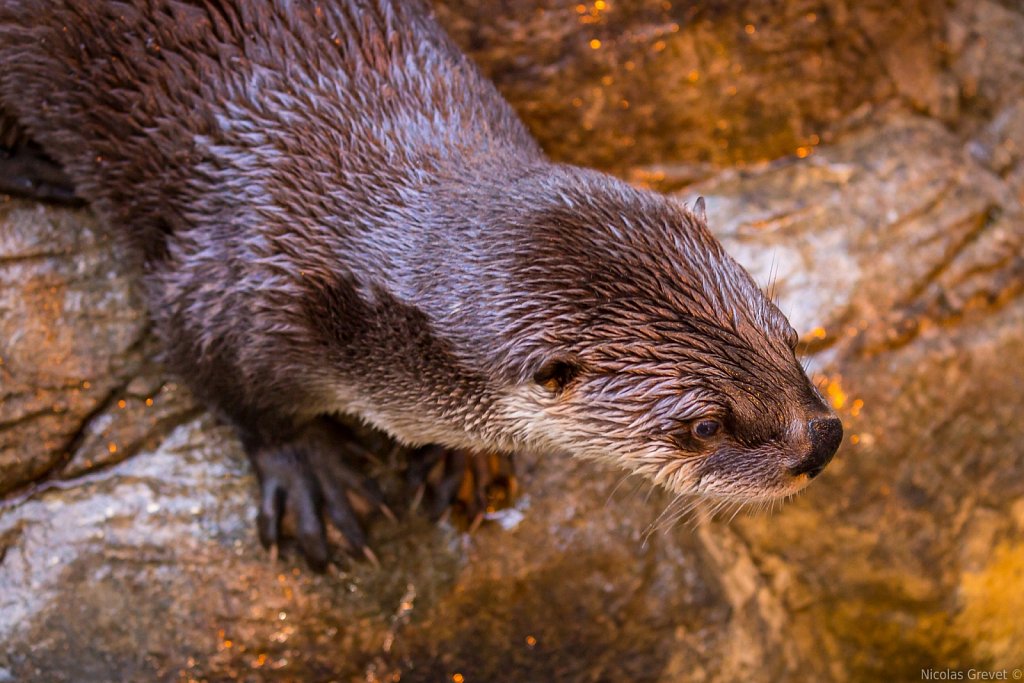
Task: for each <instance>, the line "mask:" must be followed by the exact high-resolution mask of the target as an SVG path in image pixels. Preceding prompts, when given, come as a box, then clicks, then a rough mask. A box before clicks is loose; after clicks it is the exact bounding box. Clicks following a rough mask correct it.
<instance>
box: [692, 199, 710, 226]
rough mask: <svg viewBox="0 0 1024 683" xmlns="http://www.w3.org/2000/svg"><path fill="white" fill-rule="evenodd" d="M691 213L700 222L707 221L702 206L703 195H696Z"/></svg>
mask: <svg viewBox="0 0 1024 683" xmlns="http://www.w3.org/2000/svg"><path fill="white" fill-rule="evenodd" d="M693 215H694V216H696V217H697V218H699V219H700V222H701V223H707V222H708V214H707V210H706V209H705V208H704V197H697V201H695V202H694V203H693Z"/></svg>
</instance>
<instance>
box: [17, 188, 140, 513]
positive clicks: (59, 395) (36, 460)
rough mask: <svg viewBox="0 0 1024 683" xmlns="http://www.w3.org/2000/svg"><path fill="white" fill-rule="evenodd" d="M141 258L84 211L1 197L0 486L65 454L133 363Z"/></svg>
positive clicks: (21, 480)
mask: <svg viewBox="0 0 1024 683" xmlns="http://www.w3.org/2000/svg"><path fill="white" fill-rule="evenodd" d="M135 261H136V260H135V259H133V258H132V257H131V256H130V251H129V250H127V248H126V247H125V245H123V244H118V243H117V241H116V240H115V239H114V238H113V233H112V232H111V231H110V230H109V228H105V227H103V226H100V225H99V224H97V222H96V220H95V219H94V218H93V217H92V216H91V215H90V214H88V213H87V212H85V211H72V210H58V209H45V208H43V207H42V206H37V205H33V204H29V203H26V202H19V201H12V200H10V199H9V198H8V199H7V201H4V202H0V379H2V382H0V494H2V493H5V492H7V491H10V490H12V489H15V488H17V487H19V486H22V485H24V484H26V483H27V482H29V481H32V480H34V479H36V478H38V477H39V476H41V475H43V474H45V473H47V472H49V471H50V470H52V469H53V468H54V467H55V466H56V465H58V464H59V463H60V462H61V461H62V460H64V459H66V458H67V457H69V455H70V453H71V451H72V450H73V449H74V447H75V445H76V441H77V440H78V438H79V435H80V430H81V426H82V424H83V422H85V421H87V419H88V417H89V416H90V415H92V414H93V413H95V412H96V411H98V410H101V409H102V408H103V407H104V406H105V405H106V404H108V403H109V402H110V401H111V400H112V398H113V395H114V394H115V393H116V391H117V389H118V387H120V386H122V385H123V384H124V383H125V382H127V381H128V380H129V378H130V377H131V373H132V372H133V371H134V370H135V369H136V368H137V366H138V363H139V355H138V354H137V353H135V352H134V346H135V345H136V344H138V343H139V340H140V339H141V337H142V333H143V330H144V328H145V320H146V319H145V313H144V311H143V310H142V308H141V304H140V300H139V296H138V269H137V268H136V267H134V266H133V263H135Z"/></svg>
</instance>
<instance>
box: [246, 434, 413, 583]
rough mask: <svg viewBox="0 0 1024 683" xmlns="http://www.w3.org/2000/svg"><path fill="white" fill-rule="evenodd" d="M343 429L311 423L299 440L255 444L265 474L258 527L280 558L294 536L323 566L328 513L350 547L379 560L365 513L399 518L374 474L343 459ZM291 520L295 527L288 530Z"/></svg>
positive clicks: (315, 565)
mask: <svg viewBox="0 0 1024 683" xmlns="http://www.w3.org/2000/svg"><path fill="white" fill-rule="evenodd" d="M339 433H341V432H340V430H327V429H323V428H311V429H309V430H307V432H306V433H304V434H303V435H301V437H300V438H299V439H297V440H295V441H293V442H290V443H287V444H281V445H274V446H267V445H262V446H258V447H256V448H252V449H250V457H251V459H252V462H253V465H254V466H255V469H256V473H257V475H258V477H259V480H260V494H261V501H260V506H259V514H258V516H257V531H258V532H259V537H260V543H261V544H262V545H263V546H264V547H265V548H269V549H271V553H272V555H273V556H274V557H275V559H276V555H277V554H278V552H279V550H280V549H281V546H282V545H283V542H284V541H285V537H286V536H290V537H291V538H292V540H293V541H294V543H295V544H296V545H297V546H298V548H299V550H300V551H301V553H302V555H303V556H304V557H305V558H306V561H307V563H308V564H309V566H310V567H311V568H312V569H314V570H315V571H317V572H323V571H324V570H325V569H326V567H327V565H328V562H329V559H330V546H329V544H328V541H327V527H326V524H325V519H326V520H327V521H328V522H330V525H331V526H333V527H334V528H336V529H337V530H338V531H339V532H340V534H341V537H342V542H343V543H344V545H345V546H346V549H347V550H348V552H349V553H351V554H352V555H354V556H357V557H359V556H362V557H365V558H367V559H368V560H369V561H370V562H371V563H373V564H379V563H378V562H376V559H377V558H376V556H375V555H374V554H373V552H372V551H370V550H369V548H368V546H367V539H366V534H365V532H364V531H363V526H362V523H361V518H363V517H366V516H368V515H371V514H374V513H378V512H379V513H380V514H382V515H384V516H385V517H388V518H390V519H394V513H393V512H392V511H391V509H390V508H388V506H387V505H385V503H384V501H383V496H382V495H381V493H380V491H379V490H378V489H377V488H376V486H375V485H374V482H373V481H372V480H370V479H367V478H364V477H362V476H361V475H359V474H358V473H357V472H355V471H353V470H351V469H350V468H348V467H347V466H346V465H345V464H344V463H343V462H342V457H343V452H344V450H345V449H344V447H345V445H346V442H345V441H344V440H342V441H339V440H338V438H337V435H338V434H339ZM286 521H287V522H289V524H288V529H290V533H285V531H284V527H285V522H286Z"/></svg>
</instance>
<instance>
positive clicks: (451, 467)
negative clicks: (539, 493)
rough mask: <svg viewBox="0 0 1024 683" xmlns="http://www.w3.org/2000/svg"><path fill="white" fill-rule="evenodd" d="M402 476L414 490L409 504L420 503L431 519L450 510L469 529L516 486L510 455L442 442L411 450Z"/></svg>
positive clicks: (506, 500) (511, 495)
mask: <svg viewBox="0 0 1024 683" xmlns="http://www.w3.org/2000/svg"><path fill="white" fill-rule="evenodd" d="M406 479H407V482H408V484H409V486H410V488H412V489H413V491H414V493H413V500H412V503H411V506H410V507H412V508H413V509H414V510H415V509H416V508H418V507H420V506H421V505H422V507H423V509H424V511H425V512H426V514H427V515H428V516H429V517H430V518H432V519H439V518H441V517H442V516H444V515H445V514H447V513H448V512H449V511H454V512H455V514H456V515H457V516H459V517H461V518H463V519H464V520H465V522H466V525H467V527H468V528H469V530H470V531H472V530H474V529H476V528H477V527H478V526H479V525H480V523H481V522H482V521H483V519H484V515H485V514H486V513H488V512H493V511H494V510H497V509H501V508H503V507H507V506H508V505H509V504H510V503H511V501H512V499H513V498H515V494H516V489H517V486H518V482H517V481H516V477H515V465H514V463H513V461H512V457H511V456H507V455H502V454H499V453H494V452H487V451H467V450H462V449H452V448H444V447H442V446H425V447H423V448H420V449H419V450H418V451H417V452H415V453H413V454H412V455H411V456H410V460H409V466H408V469H407V470H406Z"/></svg>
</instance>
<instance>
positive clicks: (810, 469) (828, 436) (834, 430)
mask: <svg viewBox="0 0 1024 683" xmlns="http://www.w3.org/2000/svg"><path fill="white" fill-rule="evenodd" d="M807 440H808V441H809V442H810V444H811V451H810V453H808V454H807V457H805V458H804V460H803V462H801V463H800V464H799V465H797V466H796V467H794V468H792V469H791V470H790V472H791V473H792V474H793V476H794V477H796V476H799V475H801V474H806V475H807V476H808V477H810V478H811V479H814V478H815V477H816V476H818V475H819V474H821V471H822V470H823V469H825V465H827V464H828V463H829V461H831V460H832V456H833V455H835V454H836V451H837V450H838V449H839V444H840V443H841V442H842V440H843V423H842V422H840V421H839V418H837V417H821V418H816V419H814V420H811V421H810V422H808V423H807Z"/></svg>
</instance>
